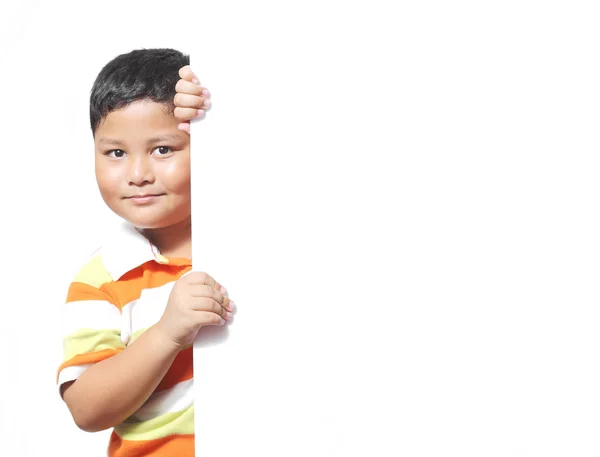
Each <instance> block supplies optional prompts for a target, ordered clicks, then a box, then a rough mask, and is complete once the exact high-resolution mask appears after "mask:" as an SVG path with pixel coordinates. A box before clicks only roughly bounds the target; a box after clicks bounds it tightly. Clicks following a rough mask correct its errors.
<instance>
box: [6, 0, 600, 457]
mask: <svg viewBox="0 0 600 457" xmlns="http://www.w3.org/2000/svg"><path fill="white" fill-rule="evenodd" d="M594 3H595V2H591V1H590V2H583V1H570V2H566V1H563V2H560V1H557V2H541V1H539V2H534V1H523V0H521V1H504V2H476V1H471V2H467V1H458V2H441V1H437V2H434V1H420V2H391V1H390V2H383V1H370V2H361V3H358V2H348V1H346V2H341V1H340V2H332V1H329V2H328V1H320V2H316V1H303V2H296V3H295V4H293V5H292V4H290V3H289V2H276V1H270V2H268V1H256V2H224V1H219V2H217V1H212V2H190V3H189V4H186V3H183V2H179V3H176V2H156V1H144V2H141V1H136V2H125V1H118V2H117V1H112V0H107V1H103V2H100V3H93V4H92V3H85V4H84V3H82V2H74V1H73V2H65V1H62V2H60V1H59V2H52V3H50V2H33V1H29V2H19V3H18V4H17V3H13V4H10V5H3V6H2V7H1V10H0V18H1V19H0V26H1V27H0V38H1V41H0V42H1V43H2V45H1V56H2V60H1V62H2V63H1V65H2V71H1V72H0V73H1V76H0V78H1V83H2V85H1V86H0V87H1V88H2V108H1V116H2V122H1V124H0V128H1V132H0V133H1V137H2V141H3V146H4V147H3V156H2V159H1V162H0V191H1V193H2V197H3V198H2V216H1V225H0V233H1V239H2V251H1V257H0V260H1V262H0V268H1V273H2V278H3V281H2V282H3V298H2V302H1V304H2V310H3V313H2V316H1V317H0V351H1V353H0V357H1V359H0V360H2V368H1V371H0V373H1V377H0V387H1V392H2V397H1V398H2V400H1V402H0V448H1V449H0V455H2V456H4V455H20V456H40V455H50V454H51V455H55V454H60V455H62V456H63V457H68V456H80V455H86V456H92V457H95V456H102V455H104V449H105V448H106V443H107V439H108V432H102V433H98V434H87V433H84V432H82V431H79V430H78V429H77V428H76V426H75V425H74V424H73V422H72V420H71V418H70V415H69V413H68V411H67V409H66V407H65V405H64V404H63V403H62V401H61V400H60V399H59V396H58V394H57V392H56V389H55V385H54V376H55V372H56V368H57V366H58V364H59V363H60V354H61V342H60V332H59V328H60V327H59V325H60V322H59V316H60V308H61V304H62V303H63V301H64V298H65V296H66V292H67V287H68V284H69V282H70V281H71V279H72V277H73V274H75V272H76V271H77V270H78V269H79V267H80V266H81V263H82V262H83V261H84V260H85V258H86V257H87V256H88V254H90V253H91V252H92V251H93V250H94V249H95V248H96V247H97V243H98V240H100V239H101V238H102V234H103V233H104V232H105V231H106V230H107V229H109V227H111V225H112V224H113V223H114V221H115V219H114V217H113V216H112V215H111V214H110V212H109V210H107V209H105V208H104V206H103V203H102V201H101V199H100V196H99V193H98V192H97V189H96V187H95V181H94V173H93V156H92V151H93V142H92V136H91V132H90V129H89V118H88V106H87V103H88V95H89V90H90V88H91V85H92V83H93V80H94V78H95V76H96V74H97V73H98V71H99V70H100V69H101V68H102V66H103V65H104V64H105V63H107V62H108V61H109V60H110V59H112V58H113V57H115V56H116V55H118V54H121V53H123V52H128V51H130V50H132V49H135V48H140V47H147V48H148V47H175V48H178V49H180V50H182V51H184V52H188V53H191V55H192V60H193V68H194V69H195V70H196V72H197V73H198V74H199V75H200V79H201V81H202V82H203V83H204V84H205V85H206V86H207V87H208V88H209V89H210V90H211V92H212V93H213V105H214V109H213V110H212V111H211V112H210V113H209V116H208V117H207V119H206V120H205V121H203V122H202V123H200V124H198V125H197V126H196V127H197V128H196V129H195V132H194V137H193V140H192V141H193V150H194V154H195V155H194V160H195V161H194V167H195V169H194V170H195V175H194V176H195V177H197V178H198V181H197V182H195V183H194V184H195V190H194V191H195V194H194V217H195V224H196V225H195V230H196V231H197V232H196V235H195V237H196V238H197V239H198V240H199V241H196V244H195V246H194V248H195V254H194V263H195V265H196V267H198V268H199V269H204V270H206V271H208V272H209V273H210V274H212V275H213V276H214V277H215V278H217V279H218V280H219V281H221V282H222V283H223V284H225V286H226V287H227V288H228V289H229V291H230V294H231V297H232V299H234V300H235V301H236V303H237V304H238V308H239V312H238V313H237V315H236V318H235V320H234V323H233V324H232V325H231V326H230V328H229V329H228V334H227V335H225V338H223V339H222V340H221V342H220V343H219V344H216V345H215V344H213V345H210V344H204V345H203V347H202V348H201V349H200V352H199V353H200V355H201V357H202V359H200V357H197V362H198V364H204V365H200V366H202V367H203V368H204V369H203V370H201V371H198V370H199V368H198V366H197V368H196V370H197V371H196V380H197V383H198V384H199V386H200V390H201V393H200V396H199V397H198V398H197V405H198V408H201V411H202V412H201V426H202V430H203V433H202V436H201V440H202V441H201V442H200V443H199V445H200V446H201V449H202V450H203V451H205V452H204V455H209V456H211V457H212V456H223V457H229V456H239V455H261V456H265V457H266V456H280V455H286V456H306V455H311V456H315V457H321V456H348V455H353V456H354V455H356V456H366V455H376V456H411V457H412V456H415V457H417V456H445V455H460V456H481V455H485V456H545V457H547V456H573V455H576V456H597V455H599V454H600V441H599V440H598V432H599V427H600V389H599V385H600V370H599V367H598V358H599V349H600V337H599V335H600V332H599V331H598V322H599V318H600V312H599V310H598V303H599V298H600V297H599V295H600V294H599V289H598V277H599V273H600V242H599V236H598V234H599V233H600V218H599V216H598V197H599V195H600V188H599V187H600V186H599V182H600V180H599V179H598V167H599V165H600V156H599V154H598V146H599V135H598V127H599V122H598V121H599V120H600V119H599V115H598V113H599V107H600V89H599V88H600V85H599V84H598V81H600V65H599V59H598V55H599V47H600V45H599V43H600V31H599V29H598V26H597V24H598V20H599V19H600V17H599V14H598V11H597V10H596V9H595V7H594ZM84 5H85V6H84ZM198 255H199V257H198ZM221 336H223V335H221Z"/></svg>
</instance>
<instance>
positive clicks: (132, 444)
mask: <svg viewBox="0 0 600 457" xmlns="http://www.w3.org/2000/svg"><path fill="white" fill-rule="evenodd" d="M108 455H109V456H110V457H142V456H143V457H165V456H173V457H194V435H172V436H166V437H164V438H160V439H156V440H147V441H131V440H123V439H121V437H119V435H117V434H116V433H115V432H113V433H112V435H111V436H110V443H109V445H108Z"/></svg>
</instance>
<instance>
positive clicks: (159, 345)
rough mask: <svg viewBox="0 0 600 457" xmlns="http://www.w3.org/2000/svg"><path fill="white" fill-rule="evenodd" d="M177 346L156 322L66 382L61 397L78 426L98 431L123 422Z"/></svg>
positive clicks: (166, 366) (155, 383) (165, 367)
mask: <svg viewBox="0 0 600 457" xmlns="http://www.w3.org/2000/svg"><path fill="white" fill-rule="evenodd" d="M179 350H180V347H179V346H178V345H176V344H174V343H173V342H172V340H170V339H169V338H168V337H165V335H164V333H163V332H161V331H160V328H158V327H157V326H156V325H155V326H153V327H150V328H149V329H148V330H147V331H145V332H144V333H143V334H142V335H140V337H139V338H137V339H136V340H135V341H134V342H133V343H132V344H131V345H130V346H128V347H127V348H126V349H125V350H123V351H121V352H119V353H118V354H116V355H114V356H113V357H110V358H108V359H106V360H103V361H102V362H99V363H96V364H94V365H93V366H91V367H90V368H89V369H87V370H86V371H85V372H84V373H83V374H82V375H81V376H80V377H79V378H78V379H77V380H76V381H74V382H71V383H68V384H65V387H64V389H63V399H64V400H65V402H66V403H67V406H68V408H69V411H70V412H71V415H72V416H73V419H74V420H75V423H76V424H77V426H78V427H79V428H81V429H82V430H85V431H88V432H97V431H100V430H105V429H107V428H110V427H113V426H114V425H116V424H118V423H121V422H123V420H125V419H126V418H128V417H129V416H131V415H132V414H133V413H134V412H135V411H137V410H138V409H139V408H140V407H141V406H142V405H143V404H144V402H145V401H146V400H147V399H148V397H150V395H151V394H152V393H153V392H154V389H156V386H158V384H159V383H160V381H161V380H162V379H163V377H164V376H165V374H166V373H167V371H168V369H169V367H170V366H171V364H172V363H173V360H174V359H175V357H176V356H177V354H178V353H179Z"/></svg>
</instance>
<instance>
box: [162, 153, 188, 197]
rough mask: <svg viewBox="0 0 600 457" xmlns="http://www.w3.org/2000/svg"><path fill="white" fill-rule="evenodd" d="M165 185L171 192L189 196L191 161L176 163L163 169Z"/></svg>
mask: <svg viewBox="0 0 600 457" xmlns="http://www.w3.org/2000/svg"><path fill="white" fill-rule="evenodd" d="M161 181H162V182H163V185H164V186H165V187H166V188H167V189H168V190H169V191H171V192H175V193H178V194H187V193H189V189H190V162H189V160H182V161H176V162H175V161H174V162H172V163H169V164H168V165H167V166H165V167H164V168H163V169H162V179H161Z"/></svg>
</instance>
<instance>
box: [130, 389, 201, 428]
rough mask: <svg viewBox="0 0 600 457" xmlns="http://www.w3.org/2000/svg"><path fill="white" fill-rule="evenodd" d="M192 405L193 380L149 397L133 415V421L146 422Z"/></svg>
mask: <svg viewBox="0 0 600 457" xmlns="http://www.w3.org/2000/svg"><path fill="white" fill-rule="evenodd" d="M193 404H194V380H193V379H190V380H188V381H182V382H180V383H178V384H175V385H174V386H173V387H172V388H170V389H168V390H165V391H162V392H158V393H155V394H152V395H150V398H148V400H147V401H146V403H144V404H143V405H142V407H141V408H140V409H138V410H137V411H136V413H135V414H134V415H133V418H134V419H137V420H139V421H147V420H150V419H154V418H155V417H158V416H161V415H163V414H166V413H176V412H178V411H183V410H184V409H186V408H189V407H190V406H192V405H193Z"/></svg>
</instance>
